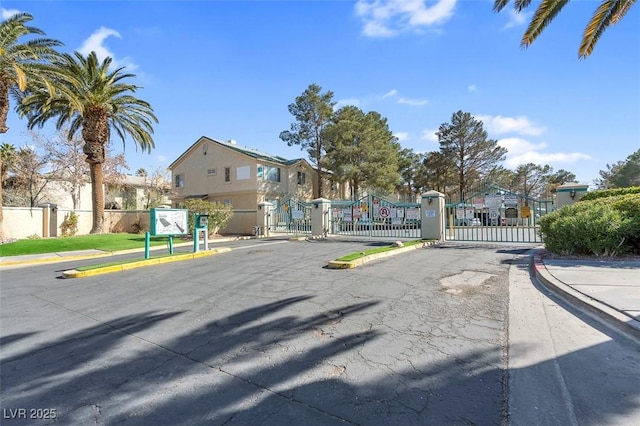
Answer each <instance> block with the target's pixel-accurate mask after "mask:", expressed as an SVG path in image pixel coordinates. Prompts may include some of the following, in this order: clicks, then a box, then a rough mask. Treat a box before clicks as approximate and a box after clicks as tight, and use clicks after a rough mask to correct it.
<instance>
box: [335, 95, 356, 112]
mask: <svg viewBox="0 0 640 426" xmlns="http://www.w3.org/2000/svg"><path fill="white" fill-rule="evenodd" d="M347 105H353V106H355V107H359V106H360V99H356V98H348V99H340V100H339V101H337V102H336V104H335V105H334V106H333V110H334V111H337V110H339V109H340V108H342V107H343V106H347Z"/></svg>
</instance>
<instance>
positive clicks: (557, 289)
mask: <svg viewBox="0 0 640 426" xmlns="http://www.w3.org/2000/svg"><path fill="white" fill-rule="evenodd" d="M531 267H532V269H533V271H534V273H535V275H536V278H538V280H539V281H540V282H541V283H542V285H544V286H545V287H546V288H547V289H549V290H550V291H552V292H553V293H555V294H557V295H559V296H561V297H562V298H563V299H565V300H566V301H567V302H569V303H571V304H572V305H574V306H575V307H577V308H579V309H581V310H584V311H587V312H589V313H591V314H593V315H595V316H596V317H597V318H599V319H601V320H602V321H604V322H605V323H606V324H608V325H609V326H611V327H614V328H616V329H618V330H620V331H622V332H623V333H626V334H629V335H631V336H633V337H634V338H636V339H639V340H640V321H637V320H636V319H634V318H632V317H630V316H628V315H626V314H624V313H622V312H620V311H619V310H617V309H615V308H613V307H611V306H609V305H607V304H605V303H603V302H601V301H600V300H597V299H594V298H593V297H590V296H587V295H586V294H584V293H580V292H579V291H577V290H575V289H573V288H572V287H571V286H569V285H567V284H565V283H563V282H562V281H560V280H558V279H556V278H555V277H554V276H553V275H551V273H550V272H549V271H548V270H547V268H546V266H545V265H544V262H543V261H542V251H541V250H536V251H535V252H534V254H533V256H532V257H531Z"/></svg>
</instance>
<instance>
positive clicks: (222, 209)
mask: <svg viewBox="0 0 640 426" xmlns="http://www.w3.org/2000/svg"><path fill="white" fill-rule="evenodd" d="M180 208H182V209H187V210H189V218H188V224H189V233H190V234H193V220H194V215H195V214H196V213H198V214H208V215H209V227H208V228H209V229H208V230H209V234H215V233H217V232H218V231H219V230H220V228H224V227H225V226H227V223H229V220H230V219H231V217H232V216H233V207H232V206H231V205H228V206H227V205H224V204H222V203H218V202H213V203H212V202H211V201H206V200H187V201H183V202H182V203H181V204H180Z"/></svg>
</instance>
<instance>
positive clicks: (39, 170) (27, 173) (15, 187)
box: [9, 147, 49, 207]
mask: <svg viewBox="0 0 640 426" xmlns="http://www.w3.org/2000/svg"><path fill="white" fill-rule="evenodd" d="M47 163H48V159H47V158H46V157H44V156H41V155H39V154H38V153H37V152H36V150H35V149H33V148H31V147H22V148H20V149H18V151H17V153H16V156H15V160H14V161H13V166H12V167H11V172H12V176H11V177H10V178H9V180H10V181H11V183H10V185H9V186H10V187H11V191H12V192H13V194H12V195H13V199H14V203H16V202H17V203H20V204H22V205H24V204H29V207H35V206H37V205H38V204H39V203H40V202H41V201H42V196H43V195H44V189H45V187H46V186H47V184H48V183H49V177H47V176H45V175H44V174H43V170H44V168H45V166H46V165H47Z"/></svg>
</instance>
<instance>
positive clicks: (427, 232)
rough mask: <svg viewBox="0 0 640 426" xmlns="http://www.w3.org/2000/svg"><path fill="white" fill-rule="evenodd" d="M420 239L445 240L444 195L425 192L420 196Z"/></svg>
mask: <svg viewBox="0 0 640 426" xmlns="http://www.w3.org/2000/svg"><path fill="white" fill-rule="evenodd" d="M420 207H421V208H420V210H421V211H422V217H421V218H420V238H422V239H427V240H438V241H444V239H445V208H444V207H445V202H444V194H442V193H440V192H438V191H427V192H425V193H424V194H422V202H421V205H420Z"/></svg>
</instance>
